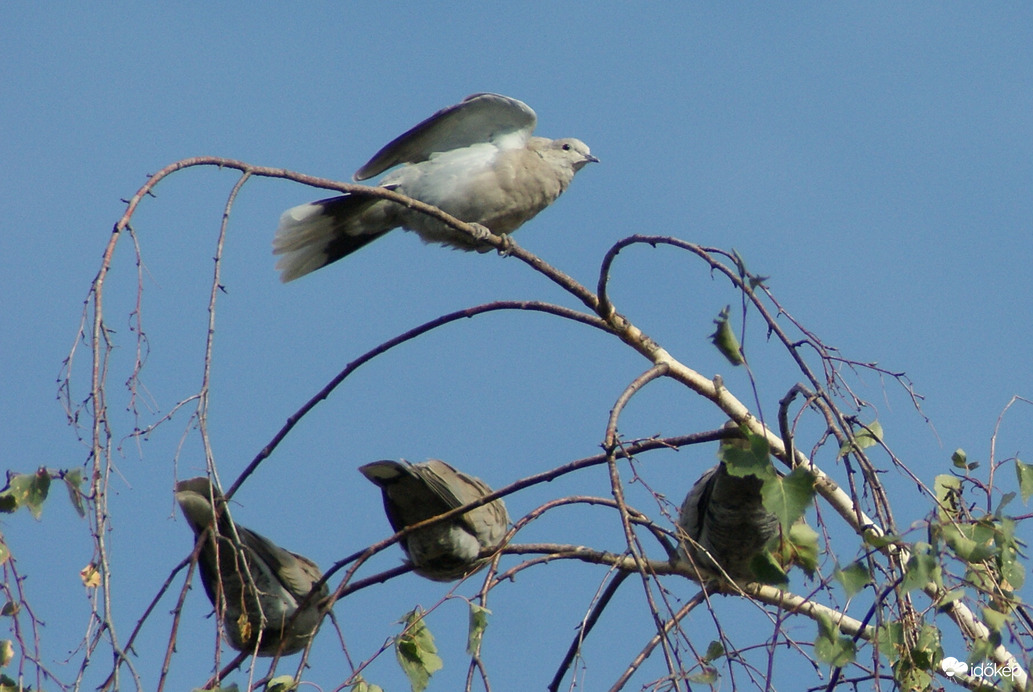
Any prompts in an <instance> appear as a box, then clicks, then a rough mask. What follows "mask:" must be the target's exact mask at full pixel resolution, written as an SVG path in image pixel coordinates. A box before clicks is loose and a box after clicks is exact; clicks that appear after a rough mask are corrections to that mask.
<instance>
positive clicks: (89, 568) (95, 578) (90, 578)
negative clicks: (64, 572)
mask: <svg viewBox="0 0 1033 692" xmlns="http://www.w3.org/2000/svg"><path fill="white" fill-rule="evenodd" d="M79 577H80V578H81V579H82V583H83V586H85V587H86V588H87V589H95V588H97V587H98V586H100V570H98V569H97V565H95V564H93V563H92V562H91V563H90V564H88V565H86V566H85V567H83V568H82V569H81V570H79Z"/></svg>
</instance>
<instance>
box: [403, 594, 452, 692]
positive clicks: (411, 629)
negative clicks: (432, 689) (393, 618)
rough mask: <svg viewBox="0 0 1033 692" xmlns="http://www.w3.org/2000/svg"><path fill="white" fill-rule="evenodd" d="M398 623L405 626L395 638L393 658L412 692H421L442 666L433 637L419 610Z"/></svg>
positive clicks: (408, 614) (413, 611) (410, 613)
mask: <svg viewBox="0 0 1033 692" xmlns="http://www.w3.org/2000/svg"><path fill="white" fill-rule="evenodd" d="M400 622H402V623H404V624H405V628H404V629H403V630H402V633H401V634H399V635H397V636H396V637H395V656H396V657H397V658H398V664H399V665H400V666H401V667H402V670H403V671H405V675H406V676H407V677H408V678H409V685H410V687H412V690H413V692H423V690H425V689H427V684H428V683H429V682H430V676H431V675H433V674H434V673H436V672H437V671H439V670H441V668H442V666H443V665H444V664H443V663H442V661H441V658H439V657H438V649H437V647H436V646H434V636H433V635H432V634H431V633H430V630H429V629H427V625H426V623H425V622H424V620H423V611H422V610H421V609H420V608H416V609H415V610H412V611H410V612H409V613H406V615H405V617H404V618H403V619H402V620H400Z"/></svg>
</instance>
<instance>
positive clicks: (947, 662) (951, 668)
mask: <svg viewBox="0 0 1033 692" xmlns="http://www.w3.org/2000/svg"><path fill="white" fill-rule="evenodd" d="M940 670H942V671H943V672H944V673H946V674H947V677H948V678H952V677H954V676H955V675H957V674H958V673H961V674H962V675H964V674H965V673H967V672H968V664H967V663H965V662H964V661H959V660H958V659H956V658H954V657H953V656H947V657H946V658H944V659H943V660H942V661H940Z"/></svg>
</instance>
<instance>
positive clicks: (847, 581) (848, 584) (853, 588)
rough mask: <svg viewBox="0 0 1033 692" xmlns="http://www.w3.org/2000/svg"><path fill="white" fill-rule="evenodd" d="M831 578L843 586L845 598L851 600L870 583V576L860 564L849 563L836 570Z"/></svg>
mask: <svg viewBox="0 0 1033 692" xmlns="http://www.w3.org/2000/svg"><path fill="white" fill-rule="evenodd" d="M833 576H834V577H835V578H836V581H838V582H839V583H840V584H841V585H842V586H843V590H844V591H845V592H846V595H847V598H852V597H853V596H855V595H856V594H858V593H859V592H860V591H861V589H863V588H864V587H866V586H868V585H869V584H871V583H872V575H871V574H870V573H869V572H868V568H867V567H865V566H864V565H863V564H861V563H860V562H851V563H850V564H849V565H847V566H846V567H844V568H843V569H837V570H836V571H835V573H834V575H833Z"/></svg>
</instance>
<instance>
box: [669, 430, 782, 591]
mask: <svg viewBox="0 0 1033 692" xmlns="http://www.w3.org/2000/svg"><path fill="white" fill-rule="evenodd" d="M733 426H734V424H733ZM722 444H728V443H722ZM731 444H736V443H735V442H732V443H731ZM762 485H763V482H762V481H761V479H759V478H757V477H756V476H743V477H738V476H733V475H731V474H729V473H728V469H727V468H726V467H725V463H724V462H723V461H722V462H720V463H718V465H717V466H714V467H713V468H711V469H708V470H707V471H706V472H705V473H704V474H703V475H702V477H700V479H699V480H698V481H696V484H695V485H693V486H692V489H691V490H690V491H689V494H688V495H687V496H686V497H685V502H684V503H682V507H681V514H680V516H679V518H678V524H679V525H680V527H681V528H682V529H683V530H684V531H685V533H686V534H687V535H688V537H689V538H691V539H692V540H693V541H695V542H696V543H697V544H698V545H699V546H701V547H702V548H703V549H705V550H706V553H709V554H710V556H711V557H713V559H714V560H716V561H717V562H718V563H719V564H720V565H721V568H722V569H723V570H724V571H725V572H727V573H728V576H730V577H732V578H733V579H738V580H740V581H754V579H755V576H754V574H753V570H751V569H750V561H751V559H752V558H753V556H754V555H756V554H757V553H759V552H760V551H762V550H764V547H765V545H767V542H768V541H769V540H770V539H771V538H772V537H774V536H775V535H776V534H777V533H778V518H777V517H776V516H775V515H774V514H772V513H771V512H769V511H768V510H766V509H765V508H764V504H763V502H762V500H761V495H760V488H761V486H762ZM681 550H682V555H683V556H686V555H687V556H688V557H689V559H691V560H692V562H693V563H694V564H696V565H698V566H700V567H702V568H705V569H709V570H712V571H716V570H715V568H714V563H713V561H712V560H711V559H710V557H707V555H706V553H704V552H703V551H702V550H700V549H699V548H697V547H696V546H695V545H693V544H692V543H690V542H688V541H685V542H683V544H682V549H681Z"/></svg>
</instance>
